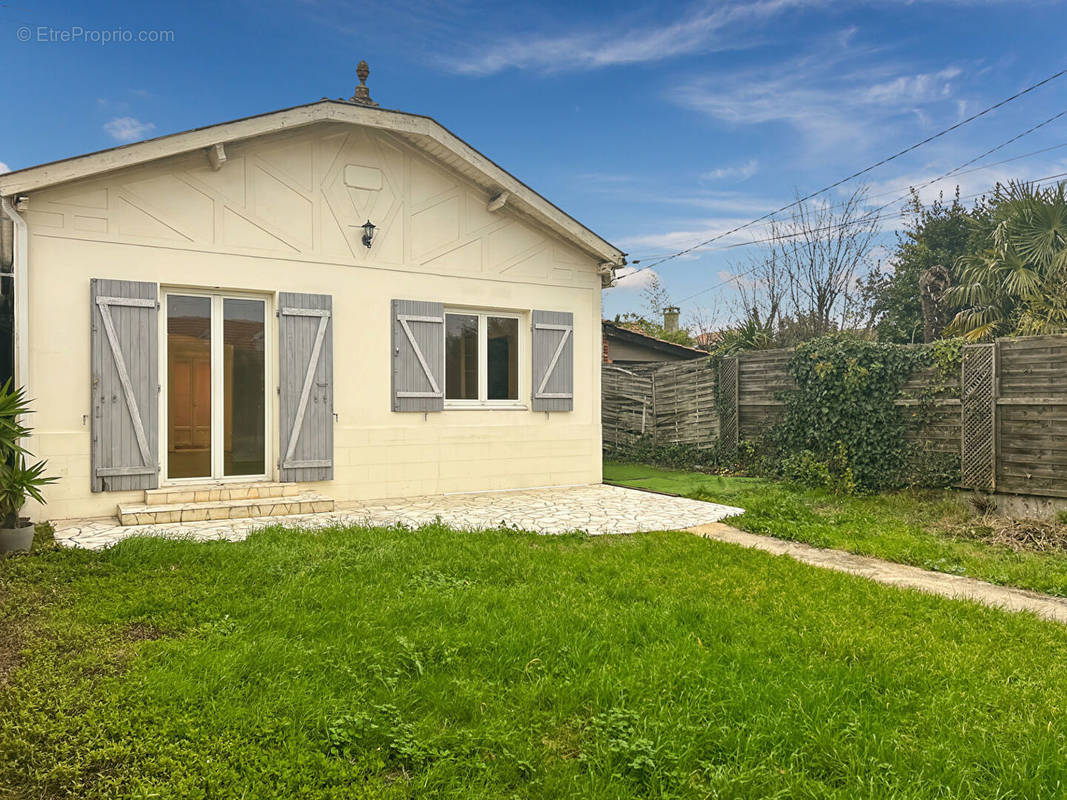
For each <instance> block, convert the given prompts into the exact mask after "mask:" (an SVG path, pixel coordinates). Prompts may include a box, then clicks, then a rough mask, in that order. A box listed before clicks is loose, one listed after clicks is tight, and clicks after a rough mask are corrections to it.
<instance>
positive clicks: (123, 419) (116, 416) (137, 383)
mask: <svg viewBox="0 0 1067 800" xmlns="http://www.w3.org/2000/svg"><path fill="white" fill-rule="evenodd" d="M89 296H90V302H91V306H92V308H91V319H92V327H91V329H90V333H89V341H90V350H91V356H90V363H91V368H92V378H91V380H92V387H91V392H90V394H91V402H92V406H91V411H90V418H91V420H92V422H91V426H90V430H91V435H92V443H91V445H90V449H91V456H90V461H91V466H92V471H91V472H90V482H91V486H92V490H93V491H94V492H120V491H129V490H133V489H155V488H156V487H157V486H158V485H159V299H158V290H157V287H156V284H154V283H141V282H139V281H110V280H101V279H99V278H94V279H93V280H92V281H90V284H89Z"/></svg>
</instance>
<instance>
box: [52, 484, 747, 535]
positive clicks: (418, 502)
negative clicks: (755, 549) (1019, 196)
mask: <svg viewBox="0 0 1067 800" xmlns="http://www.w3.org/2000/svg"><path fill="white" fill-rule="evenodd" d="M741 512H742V509H740V508H733V507H731V506H721V505H717V504H715V503H705V502H702V501H700V500H690V499H688V498H684V497H668V496H666V495H661V494H653V493H651V492H642V491H639V490H636V489H624V488H622V487H619V486H608V485H596V486H568V487H559V488H549V489H527V490H522V491H514V492H486V493H483V494H452V495H437V496H433V497H417V498H408V499H403V500H392V501H382V502H372V503H356V504H350V505H348V506H347V507H345V508H342V509H339V510H337V511H333V512H329V513H320V514H294V515H290V516H284V517H259V518H255V519H232V520H216V521H208V522H185V523H168V524H161V525H128V526H120V525H119V524H118V520H117V519H114V518H106V519H81V520H77V519H72V520H58V521H56V523H55V526H56V541H57V542H58V543H59V544H61V545H65V546H67V547H84V548H89V549H100V548H103V547H107V546H108V545H112V544H115V543H116V542H119V541H121V540H123V539H126V538H128V537H130V536H138V535H141V536H143V535H149V536H170V537H183V538H190V539H195V540H197V541H209V540H214V539H226V540H229V541H238V540H241V539H244V538H245V537H246V536H248V534H249V532H250V531H253V530H256V529H258V528H264V527H266V526H268V525H275V524H281V525H287V526H291V527H300V528H322V527H327V526H330V525H404V526H408V527H417V526H419V525H424V524H427V523H431V522H434V521H435V520H436V519H438V518H440V520H441V521H442V522H443V523H445V524H447V525H450V526H452V527H455V528H459V529H462V530H477V529H485V528H500V527H508V528H517V529H521V530H528V531H534V532H537V533H545V534H558V533H568V532H571V531H576V530H579V531H584V532H586V533H589V534H594V535H598V534H604V533H636V532H638V531H656V530H681V529H684V528H691V527H693V526H695V525H705V524H708V523H711V522H718V521H719V520H721V519H723V518H725V517H729V516H734V515H735V514H740V513H741Z"/></svg>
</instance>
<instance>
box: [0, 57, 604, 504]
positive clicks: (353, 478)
mask: <svg viewBox="0 0 1067 800" xmlns="http://www.w3.org/2000/svg"><path fill="white" fill-rule="evenodd" d="M359 74H360V86H359V87H357V92H356V95H355V96H354V97H353V98H352V99H351V100H348V101H344V100H322V101H320V102H314V103H310V104H307V105H302V106H297V107H295V108H288V109H284V110H281V111H275V112H272V113H267V114H263V115H260V116H255V117H248V118H245V119H239V120H235V121H232V122H225V123H222V124H218V125H212V126H210V127H206V128H198V129H195V130H190V131H186V132H183V133H178V134H174V135H170V136H163V137H160V138H157V139H152V140H149V141H143V142H138V143H134V144H130V145H126V146H123V147H117V148H114V149H111V150H105V151H101V152H96V153H90V154H88V155H83V156H77V157H74V158H69V159H66V160H63V161H57V162H53V163H48V164H43V165H40V166H35V167H30V168H28V169H22V170H18V171H15V172H11V173H7V174H4V175H0V195H2V207H3V209H4V216H6V217H7V218H8V219H11V220H13V222H14V228H13V231H14V235H13V239H14V245H13V261H14V279H15V319H16V323H15V328H16V334H15V340H16V343H15V370H16V376H17V382H18V383H20V384H21V385H24V386H26V387H27V389H28V393H29V396H30V397H32V398H34V399H35V409H36V413H35V415H34V418H33V424H34V427H35V434H34V437H33V440H32V442H31V443H30V448H31V450H33V451H34V452H35V453H36V454H37V455H38V456H40V457H42V458H46V459H48V466H49V471H50V473H51V474H55V475H58V476H60V478H61V480H60V481H59V482H58V483H57V484H55V485H54V486H52V487H49V489H48V491H47V493H46V499H47V501H48V508H47V510H46V511H43V512H41V511H38V516H39V517H40V516H41V515H47V516H50V517H51V518H54V519H60V518H69V517H89V516H97V515H100V516H103V515H114V514H116V510H117V508H119V509H121V511H122V514H121V520H122V521H123V522H124V523H135V522H147V521H176V520H184V519H191V520H195V519H204V518H208V519H214V518H223V517H227V516H230V517H240V516H255V515H257V514H260V513H263V512H264V510H265V509H266V510H271V511H272V513H275V514H276V513H279V512H282V513H285V512H297V511H308V510H312V509H314V510H326V509H328V508H333V507H334V504H343V503H345V502H349V501H356V500H362V499H370V498H387V497H411V496H417V495H428V494H436V493H444V492H469V491H483V490H498V489H516V488H523V487H536V486H550V485H569V484H590V483H598V482H599V481H600V480H601V466H600V464H601V438H600V436H601V435H600V382H599V381H600V370H599V368H598V362H599V361H600V348H601V343H600V338H599V335H598V329H597V325H598V322H599V320H600V317H601V303H600V295H601V288H602V287H603V286H605V285H606V284H607V283H608V282H610V281H611V279H612V275H613V271H614V270H615V269H616V268H617V267H619V266H620V265H622V264H624V263H625V259H624V255H625V254H624V253H622V252H621V251H620V250H619V249H618V248H617V247H614V246H613V245H611V244H610V243H608V242H607V241H605V240H604V239H603V238H601V237H600V236H597V235H596V234H595V233H593V232H592V231H590V230H589V229H588V228H586V227H585V226H583V225H582V224H581V223H579V222H578V221H577V220H575V219H573V218H572V217H570V216H568V215H567V214H566V213H564V212H563V211H561V210H560V209H559V208H557V207H556V206H554V205H553V204H552V203H551V202H549V201H548V200H546V199H545V198H543V197H541V196H540V195H539V194H537V193H536V192H535V191H533V190H532V189H530V188H529V187H528V186H526V185H525V184H523V183H522V182H521V181H519V180H518V179H517V178H515V177H513V176H512V175H510V174H509V173H508V172H506V171H505V170H504V169H503V168H501V167H500V166H498V165H497V164H495V163H493V162H492V161H490V160H489V159H488V158H487V157H485V156H484V155H482V154H481V153H479V152H478V151H477V150H475V149H474V148H473V147H471V146H470V145H469V144H467V143H466V142H465V141H463V140H462V139H460V138H459V137H458V136H456V135H455V134H453V133H451V132H450V131H448V130H446V129H445V128H444V127H443V126H441V125H440V124H439V123H437V122H435V121H434V120H433V119H430V118H429V117H425V116H420V115H417V114H410V113H406V112H400V111H394V110H386V109H383V108H379V107H377V105H376V104H374V103H373V102H372V101H371V100H370V96H369V92H368V91H367V88H366V85H365V83H364V81H365V78H366V69H365V64H361V65H360V70H359ZM28 133H32V131H28ZM264 498H267V499H268V500H269V498H275V499H276V502H273V503H272V502H264ZM190 504H192V505H190ZM31 511H32V510H31Z"/></svg>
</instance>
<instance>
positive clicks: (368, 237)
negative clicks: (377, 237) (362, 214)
mask: <svg viewBox="0 0 1067 800" xmlns="http://www.w3.org/2000/svg"><path fill="white" fill-rule="evenodd" d="M374 230H375V228H374V225H373V223H371V221H370V220H369V219H368V220H367V221H366V222H364V223H363V246H364V247H370V243H371V242H372V241H374Z"/></svg>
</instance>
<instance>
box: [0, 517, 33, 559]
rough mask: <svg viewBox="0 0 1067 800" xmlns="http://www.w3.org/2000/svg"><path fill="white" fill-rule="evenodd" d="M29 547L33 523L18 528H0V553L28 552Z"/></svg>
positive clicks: (31, 542)
mask: <svg viewBox="0 0 1067 800" xmlns="http://www.w3.org/2000/svg"><path fill="white" fill-rule="evenodd" d="M20 522H21V520H20ZM31 547H33V523H27V524H24V525H22V526H21V527H18V528H0V553H28V552H30V548H31Z"/></svg>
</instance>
